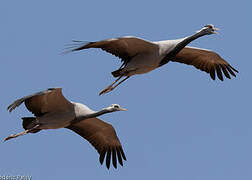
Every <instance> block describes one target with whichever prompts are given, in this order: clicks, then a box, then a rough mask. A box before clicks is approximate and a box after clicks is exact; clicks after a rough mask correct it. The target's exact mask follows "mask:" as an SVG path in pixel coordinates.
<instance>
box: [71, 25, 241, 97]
mask: <svg viewBox="0 0 252 180" xmlns="http://www.w3.org/2000/svg"><path fill="white" fill-rule="evenodd" d="M217 30H219V29H218V28H216V27H214V25H211V24H208V25H205V26H204V27H203V28H202V29H200V30H199V31H197V32H196V33H195V34H193V35H191V36H188V37H185V38H181V39H175V40H164V41H156V42H151V41H147V40H144V39H141V38H138V37H133V36H125V37H119V38H112V39H106V40H102V41H96V42H84V41H74V44H72V45H73V46H71V47H69V48H70V50H69V51H67V52H72V51H79V50H83V49H89V48H101V49H102V50H104V51H107V52H108V53H111V54H113V55H115V56H117V57H119V58H120V59H121V60H122V62H123V64H122V66H121V67H120V68H119V69H118V70H116V71H113V72H112V75H113V76H114V77H117V79H116V80H115V81H114V82H113V83H112V84H111V85H109V86H108V87H107V88H105V89H104V90H102V91H101V92H100V95H101V94H104V93H107V92H110V91H112V90H113V89H114V88H116V87H117V86H118V85H119V84H121V83H122V82H124V81H125V80H127V79H128V78H129V77H130V76H132V75H135V74H144V73H147V72H150V71H152V70H154V69H156V68H158V67H161V66H163V65H165V64H166V63H168V62H169V61H172V62H179V63H184V64H188V65H193V66H194V67H196V68H197V69H200V70H202V71H205V72H206V73H210V76H211V78H212V79H213V80H215V72H216V73H217V76H218V78H219V79H220V80H221V81H223V75H222V72H223V73H224V75H225V76H226V77H227V78H229V79H231V77H230V75H229V74H231V75H232V76H236V75H235V73H234V72H237V73H238V71H237V70H236V69H235V68H233V67H232V66H231V65H230V64H229V63H227V62H226V61H225V60H224V59H222V58H221V57H220V56H219V55H218V54H217V53H215V52H213V51H210V50H207V49H200V48H195V47H189V46H186V45H187V44H189V43H190V42H192V41H193V40H195V39H197V38H199V37H201V36H204V35H210V34H217V32H216V31H217ZM123 76H126V78H125V79H123V80H121V81H120V82H118V81H119V80H120V79H121V78H122V77H123ZM117 82H118V83H117ZM116 83H117V84H116Z"/></svg>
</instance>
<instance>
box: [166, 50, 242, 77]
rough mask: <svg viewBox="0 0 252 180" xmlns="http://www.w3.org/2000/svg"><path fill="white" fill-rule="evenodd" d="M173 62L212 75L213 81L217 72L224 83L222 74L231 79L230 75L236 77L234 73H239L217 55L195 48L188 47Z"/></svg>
mask: <svg viewBox="0 0 252 180" xmlns="http://www.w3.org/2000/svg"><path fill="white" fill-rule="evenodd" d="M171 61H174V62H180V63H184V64H188V65H193V66H194V67H196V68H197V69H200V70H202V71H205V72H207V73H210V76H211V78H212V79H213V80H215V72H216V73H217V76H218V78H219V79H220V80H221V81H223V75H222V73H224V75H225V76H226V77H227V78H229V79H231V77H230V75H229V74H231V75H233V76H234V77H236V75H235V73H234V72H236V73H238V71H237V70H236V69H235V68H233V67H232V66H231V65H230V64H228V63H227V62H226V61H225V60H224V59H222V57H220V56H219V55H218V54H217V53H215V52H213V51H210V50H206V49H200V48H195V47H189V46H186V47H185V48H183V49H182V50H181V51H180V52H179V53H178V54H177V55H176V56H175V57H173V58H171Z"/></svg>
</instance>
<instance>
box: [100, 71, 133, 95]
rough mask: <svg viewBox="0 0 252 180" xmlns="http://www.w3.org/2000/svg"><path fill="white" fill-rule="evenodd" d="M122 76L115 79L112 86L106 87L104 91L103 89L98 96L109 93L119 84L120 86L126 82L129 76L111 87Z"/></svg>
mask: <svg viewBox="0 0 252 180" xmlns="http://www.w3.org/2000/svg"><path fill="white" fill-rule="evenodd" d="M122 77H123V76H120V77H119V78H118V79H116V80H115V81H114V82H113V83H112V84H110V85H109V86H108V87H106V88H105V89H103V90H102V91H101V92H100V93H99V95H102V94H106V93H108V92H110V91H112V90H113V89H115V88H116V87H117V86H118V85H119V84H121V83H122V82H124V81H126V80H127V79H128V78H129V77H130V76H127V77H126V78H124V79H123V80H121V81H120V82H119V83H117V84H116V85H115V86H113V85H114V84H115V83H116V82H117V81H119V80H120V79H121V78H122Z"/></svg>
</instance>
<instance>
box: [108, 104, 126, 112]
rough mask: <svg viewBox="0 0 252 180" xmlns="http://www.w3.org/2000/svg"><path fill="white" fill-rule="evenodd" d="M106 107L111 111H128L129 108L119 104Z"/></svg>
mask: <svg viewBox="0 0 252 180" xmlns="http://www.w3.org/2000/svg"><path fill="white" fill-rule="evenodd" d="M105 109H106V110H108V111H110V112H114V111H127V109H125V108H121V107H120V105H118V104H111V105H110V106H109V107H107V108H105Z"/></svg>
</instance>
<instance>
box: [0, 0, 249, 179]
mask: <svg viewBox="0 0 252 180" xmlns="http://www.w3.org/2000/svg"><path fill="white" fill-rule="evenodd" d="M251 6H252V4H251V2H250V1H245V0H244V1H242V0H241V1H230V2H227V1H217V0H212V1H208V2H207V1H158V0H156V1H143V0H141V1H132V0H128V1H120V2H119V1H81V0H75V1H57V0H55V1H49V0H44V1H31V0H23V1H15V2H14V1H2V2H1V5H0V22H1V30H0V32H1V43H0V48H1V53H0V59H1V66H0V73H1V78H0V82H1V94H0V99H1V103H0V114H1V126H0V137H1V138H4V137H6V136H7V135H9V134H11V133H17V132H20V131H22V126H21V119H20V118H21V117H22V116H29V115H30V113H29V112H27V111H26V110H25V108H24V106H21V107H20V108H18V109H17V110H15V111H14V112H13V113H11V114H9V113H8V112H7V111H6V107H7V106H8V105H9V104H10V103H12V102H13V101H14V100H15V99H17V98H20V97H22V96H24V95H28V94H30V93H33V92H36V91H39V90H43V89H46V88H48V87H58V86H60V87H62V88H63V93H64V95H65V96H66V97H67V98H68V99H70V100H72V101H77V102H82V103H84V104H86V105H88V106H89V107H90V108H92V109H94V110H99V109H101V108H104V107H107V106H108V105H110V104H112V103H118V104H120V105H121V106H123V107H126V108H127V109H128V111H126V112H116V113H113V114H107V115H104V116H102V117H101V119H103V120H104V121H107V122H109V123H111V124H112V125H113V126H114V127H115V129H116V130H117V134H118V136H119V138H120V140H121V143H122V144H123V148H124V151H125V153H126V156H127V159H128V160H127V162H125V166H124V167H119V168H118V169H116V170H114V169H113V168H111V169H110V170H109V171H108V170H107V169H106V168H105V166H100V164H99V162H98V157H99V156H98V154H97V153H96V151H95V150H94V148H93V147H92V146H91V145H90V144H89V143H88V142H87V141H85V140H83V139H82V138H81V137H79V136H78V135H76V134H74V133H73V132H71V131H69V130H67V129H59V130H48V131H42V132H39V133H38V134H34V135H33V134H32V135H26V136H23V137H19V138H17V139H15V140H10V141H9V142H6V143H0V148H1V153H0V159H1V164H0V176H1V175H32V176H33V179H50V178H51V179H52V178H54V179H61V180H64V179H69V178H72V179H73V178H74V179H84V178H85V179H102V178H103V179H111V180H113V179H121V180H124V179H127V180H128V179H140V178H141V179H154V178H156V179H173V180H184V179H187V180H202V179H204V180H213V179H215V180H223V179H229V180H236V179H243V180H246V179H252V163H251V162H252V156H251V152H252V141H251V139H252V131H251V127H252V121H251V120H252V119H251V100H252V98H251V92H252V85H251V66H252V61H251V57H250V56H249V53H250V51H251V30H252V24H251V19H250V17H251V15H252V13H251ZM209 23H212V24H214V25H215V26H216V27H219V28H220V29H221V31H220V34H219V35H211V36H205V37H202V38H200V39H198V40H196V41H194V42H193V43H191V44H190V45H192V46H197V47H201V48H207V49H211V50H214V51H215V52H217V53H219V54H220V55H221V56H222V57H223V58H224V59H226V60H227V61H228V62H229V63H230V64H231V65H232V66H234V67H235V68H236V69H238V70H239V71H240V73H239V74H238V76H237V78H234V79H232V80H225V81H224V82H221V81H218V80H217V81H212V80H211V79H210V76H209V75H207V74H206V73H204V72H201V71H199V70H196V69H194V68H193V67H189V66H187V65H183V64H178V63H169V64H167V65H165V66H163V67H161V68H159V69H157V70H155V71H152V72H150V73H148V74H145V75H139V76H135V77H132V78H130V79H129V80H127V81H126V82H125V83H124V84H122V85H120V87H119V88H118V89H116V90H114V91H113V92H112V93H109V94H107V95H104V96H101V97H99V96H98V93H99V91H100V90H101V89H103V88H104V87H106V86H107V85H109V84H110V83H111V82H112V81H113V77H112V76H111V74H110V72H111V71H113V70H116V69H117V68H118V67H119V66H120V61H118V59H117V58H116V57H114V56H112V55H110V54H106V53H105V52H102V51H100V50H95V49H92V50H87V51H82V52H79V53H73V54H67V55H62V54H60V53H61V52H62V51H63V48H64V45H65V44H68V43H70V42H71V40H72V39H77V40H87V41H95V40H101V39H106V38H111V37H118V36H125V35H133V36H138V37H142V38H145V39H148V40H153V41H157V40H165V39H176V38H181V37H185V36H188V35H191V34H193V33H194V32H195V31H197V30H199V29H200V28H201V27H202V26H203V25H205V24H209Z"/></svg>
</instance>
